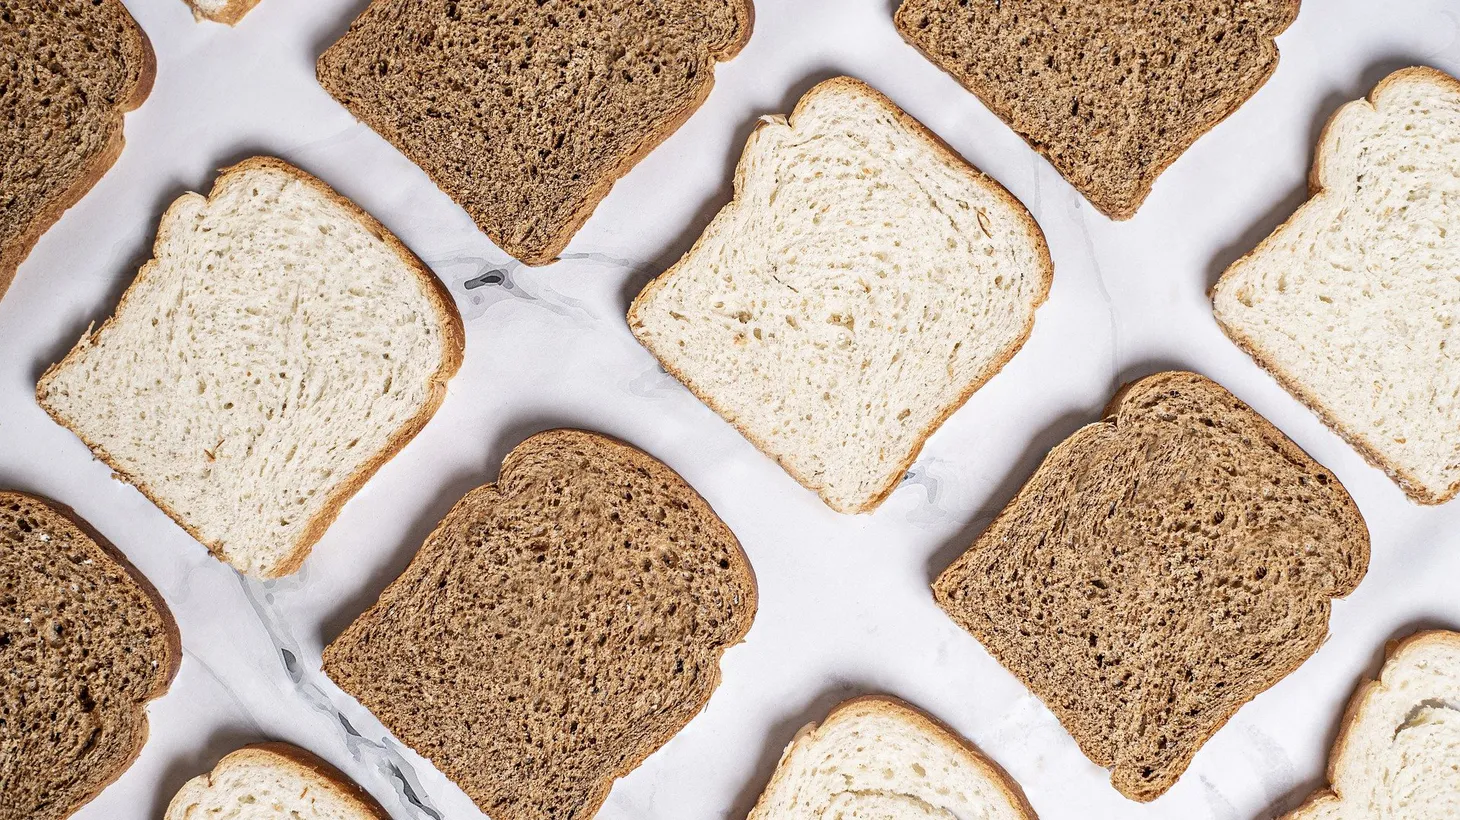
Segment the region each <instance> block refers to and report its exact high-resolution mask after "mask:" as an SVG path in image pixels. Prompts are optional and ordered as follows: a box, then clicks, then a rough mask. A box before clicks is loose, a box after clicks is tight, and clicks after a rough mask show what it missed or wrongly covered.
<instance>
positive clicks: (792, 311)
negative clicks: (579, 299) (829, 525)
mask: <svg viewBox="0 0 1460 820" xmlns="http://www.w3.org/2000/svg"><path fill="white" fill-rule="evenodd" d="M1052 277H1053V265H1052V263H1051V261H1050V256H1049V248H1048V246H1047V245H1046V244H1045V241H1044V234H1043V233H1042V232H1041V231H1040V230H1039V226H1038V225H1037V224H1035V222H1034V218H1033V217H1031V216H1030V215H1029V212H1028V211H1027V210H1025V208H1024V206H1023V205H1021V204H1020V203H1019V201H1018V200H1017V199H1015V198H1014V197H1013V196H1012V195H1011V194H1010V193H1009V192H1008V191H1006V190H1004V188H1003V187H1002V186H1001V185H999V184H998V183H997V182H995V181H994V180H992V179H990V178H989V177H987V176H985V175H984V174H982V173H981V172H979V171H978V170H977V169H976V168H974V167H972V166H970V165H969V164H968V163H966V162H964V161H963V159H962V158H960V157H959V156H958V155H957V154H955V153H953V151H952V150H951V149H949V148H948V147H947V146H945V145H944V144H943V143H942V142H940V141H939V140H938V139H937V137H935V136H933V135H932V134H931V133H930V132H928V131H927V129H925V128H923V126H922V125H921V124H919V123H918V122H917V121H916V120H914V119H913V118H912V117H910V116H908V115H907V114H906V113H904V112H903V111H902V110H901V109H899V108H898V107H897V106H895V105H893V104H892V102H891V101H890V100H888V99H887V98H886V97H884V96H882V95H881V94H879V93H878V92H876V91H875V90H873V89H872V88H870V87H868V86H867V85H865V84H863V83H861V82H859V81H857V80H854V79H851V78H849V77H840V78H837V79H833V80H828V81H826V82H824V83H821V84H820V85H818V86H816V87H815V88H813V89H811V91H809V92H807V94H806V96H804V97H803V98H802V99H801V101H800V102H799V103H798V104H797V105H796V110H795V112H794V113H792V114H791V116H790V118H784V117H766V118H765V122H764V124H762V125H761V126H760V127H759V128H757V129H756V131H755V133H754V134H752V135H751V137H750V141H749V143H748V144H747V145H746V146H745V153H744V154H743V155H742V156H741V158H740V164H739V167H738V168H737V169H736V172H735V198H734V200H733V201H732V202H731V203H730V204H729V205H727V206H725V208H724V210H722V211H720V213H719V214H718V215H717V216H716V217H715V219H714V221H712V222H711V223H710V225H709V227H708V228H706V229H705V232H704V234H703V235H702V236H701V237H700V238H699V240H698V241H697V242H696V243H695V245H694V248H693V249H691V250H690V252H689V253H687V254H685V256H684V258H683V259H681V260H680V261H679V262H678V264H676V265H675V266H674V267H672V268H670V269H669V270H668V271H667V272H665V273H664V274H663V275H661V276H660V277H659V278H657V279H655V280H654V281H653V282H651V283H649V285H648V287H646V288H644V291H643V292H642V293H640V294H639V296H638V298H637V299H635V300H634V303H633V305H632V306H631V307H630V308H629V315H628V322H629V327H630V329H632V330H633V333H634V336H636V337H637V338H638V340H639V341H640V342H641V343H643V345H644V346H645V347H647V348H648V349H649V351H650V352H652V353H653V354H654V355H655V356H656V357H658V359H659V361H660V363H662V364H663V365H664V368H665V369H666V370H668V371H669V372H670V373H672V374H674V375H675V376H676V377H677V378H678V379H679V380H680V381H682V382H684V383H685V385H687V386H688V387H689V389H690V390H691V391H693V392H694V394H695V395H696V396H698V397H699V398H700V400H701V401H703V402H704V403H705V404H707V405H709V406H710V407H711V408H712V409H714V410H715V411H716V412H717V413H719V414H720V415H722V416H724V417H725V418H726V420H728V421H729V422H730V423H731V424H733V425H735V427H736V428H737V429H738V430H740V432H741V433H743V434H744V435H745V437H746V438H748V439H750V440H751V441H752V442H753V443H754V444H755V445H756V446H757V447H759V448H760V449H761V450H762V451H764V452H765V453H766V454H767V455H769V456H770V457H772V458H774V459H775V460H776V461H777V462H779V463H780V464H781V466H782V467H784V468H785V469H786V471H787V472H789V473H790V474H791V475H792V476H793V477H794V478H795V479H796V480H797V481H799V482H801V483H802V484H803V485H805V486H806V487H807V488H809V489H811V490H813V491H815V492H817V493H819V494H820V495H821V498H822V499H823V500H824V501H825V502H826V503H827V504H828V505H830V506H831V507H832V508H833V509H835V510H838V511H840V512H867V511H870V510H872V509H874V508H876V507H877V505H878V504H880V503H882V500H883V499H884V498H886V497H887V495H888V494H889V493H891V492H892V490H893V488H895V487H896V486H897V484H898V482H899V481H901V480H902V478H903V475H904V474H905V473H906V472H907V468H908V467H909V466H911V464H912V462H913V460H914V459H916V458H917V455H918V452H919V451H920V450H921V449H922V447H923V443H924V442H925V441H926V440H927V438H928V436H930V435H932V433H933V431H934V430H937V429H938V426H939V425H941V424H942V423H943V421H944V420H945V419H946V418H948V416H950V415H951V414H952V413H953V411H954V410H957V409H958V408H959V407H960V406H961V405H962V404H963V403H964V402H965V401H967V400H968V397H969V396H970V395H972V394H973V392H974V391H975V390H977V389H978V388H979V387H980V386H982V385H983V383H984V382H986V381H988V379H989V378H991V377H992V376H993V375H994V374H995V373H997V372H998V371H999V369H1000V368H1002V367H1003V366H1004V364H1005V363H1006V362H1008V361H1009V359H1010V358H1012V357H1013V355H1014V353H1015V352H1016V351H1018V349H1019V348H1020V347H1021V346H1022V345H1023V344H1024V341H1025V339H1027V338H1028V337H1029V333H1030V331H1031V330H1032V329H1033V327H1034V311H1035V308H1037V307H1038V306H1039V305H1040V304H1042V303H1043V302H1044V299H1045V297H1046V295H1047V294H1048V293H1049V287H1050V282H1051V279H1052Z"/></svg>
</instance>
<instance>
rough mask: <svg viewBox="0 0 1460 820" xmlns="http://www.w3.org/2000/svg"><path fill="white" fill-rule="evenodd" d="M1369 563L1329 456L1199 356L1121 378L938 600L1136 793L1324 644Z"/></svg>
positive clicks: (937, 591) (1160, 782) (1157, 784)
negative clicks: (1194, 365) (1225, 383)
mask: <svg viewBox="0 0 1460 820" xmlns="http://www.w3.org/2000/svg"><path fill="white" fill-rule="evenodd" d="M1368 562H1369V536H1368V530H1367V528H1366V526H1365V524H1364V520H1363V518H1362V516H1360V514H1359V510H1358V507H1356V506H1355V505H1354V503H1353V500H1352V499H1351V498H1349V495H1348V493H1347V491H1345V490H1344V488H1343V486H1342V485H1341V484H1339V482H1338V479H1336V478H1335V477H1334V476H1333V475H1332V474H1331V473H1329V472H1328V471H1327V470H1325V469H1324V468H1323V467H1322V466H1320V465H1319V464H1317V463H1315V462H1314V461H1313V460H1312V459H1311V458H1309V457H1308V455H1307V454H1306V453H1304V452H1303V451H1302V450H1301V449H1299V448H1298V446H1297V445H1295V444H1293V443H1292V442H1291V441H1289V440H1288V439H1287V438H1286V437H1285V436H1283V434H1282V433H1281V432H1280V431H1278V430H1277V428H1275V427H1273V426H1272V425H1271V424H1270V423H1269V422H1267V421H1266V420H1265V419H1263V418H1262V417H1261V416H1259V415H1258V414H1257V413H1255V412H1254V411H1253V410H1252V409H1251V408H1249V407H1248V406H1247V405H1245V404H1243V403H1242V402H1241V401H1240V400H1239V399H1237V398H1236V397H1234V396H1233V395H1232V394H1231V393H1228V392H1227V391H1226V390H1224V389H1222V387H1220V386H1219V385H1217V384H1215V383H1214V382H1212V381H1209V380H1208V379H1206V378H1204V377H1202V376H1198V375H1196V374H1193V373H1178V372H1172V373H1161V374H1157V375H1154V376H1150V377H1148V378H1145V379H1142V380H1140V381H1138V382H1135V383H1133V384H1130V385H1127V386H1126V387H1125V388H1123V389H1122V390H1121V391H1120V392H1119V393H1118V394H1117V395H1116V397H1115V399H1114V400H1113V401H1112V402H1111V404H1110V406H1109V407H1108V408H1107V409H1106V418H1105V420H1104V421H1101V422H1098V423H1096V424H1092V425H1088V426H1086V427H1084V428H1082V429H1081V430H1079V431H1077V432H1076V433H1075V434H1074V435H1073V436H1071V437H1070V438H1069V439H1067V440H1066V441H1065V442H1063V443H1062V444H1060V445H1059V446H1058V447H1056V448H1055V449H1054V450H1052V451H1051V452H1050V454H1049V456H1048V457H1047V458H1046V459H1045V461H1044V463H1043V464H1042V465H1040V467H1039V470H1038V471H1037V472H1035V474H1034V476H1033V477H1032V478H1030V480H1029V482H1028V483H1027V484H1025V485H1024V487H1023V489H1021V490H1020V491H1019V494H1018V495H1017V496H1016V497H1015V498H1014V500H1013V501H1012V502H1010V503H1009V505H1008V507H1007V508H1005V510H1004V511H1003V512H1002V513H1001V514H1000V515H999V516H998V518H996V519H995V520H994V522H993V524H992V525H990V526H989V528H988V530H986V531H985V532H984V533H983V534H982V535H981V536H980V537H979V538H978V540H977V541H975V542H974V544H973V546H972V548H971V549H969V551H968V552H966V553H964V555H963V556H962V557H960V558H959V559H958V560H957V561H955V562H954V564H953V565H952V566H951V567H949V568H948V569H947V570H946V571H944V573H943V574H942V576H941V577H939V578H938V580H937V582H936V583H935V584H934V586H933V591H934V597H935V598H936V599H937V602H938V605H939V606H941V607H942V608H943V609H944V610H945V611H946V612H947V613H948V614H949V615H950V616H952V618H953V619H954V620H955V621H957V622H958V624H959V625H960V626H962V627H963V628H964V629H967V630H968V631H969V632H971V633H973V635H974V637H976V638H978V640H979V642H980V643H982V644H983V645H984V647H985V648H987V649H988V650H989V652H991V653H992V654H993V655H994V656H995V657H996V658H998V659H999V661H1000V662H1001V663H1003V664H1004V666H1006V667H1008V669H1009V670H1010V671H1011V672H1013V673H1014V674H1015V675H1016V676H1018V677H1019V678H1020V679H1021V680H1022V681H1023V682H1024V684H1025V685H1026V686H1028V687H1029V688H1030V690H1032V691H1033V692H1034V693H1035V694H1036V695H1038V696H1039V697H1040V699H1042V700H1043V701H1044V702H1045V704H1046V705H1047V706H1049V708H1050V709H1051V710H1052V711H1053V712H1054V713H1055V715H1056V716H1058V717H1059V719H1060V721H1061V722H1062V723H1063V724H1064V726H1065V728H1066V729H1067V730H1069V732H1070V734H1071V735H1073V736H1074V738H1075V741H1076V742H1077V743H1079V745H1080V748H1081V750H1082V751H1084V753H1085V754H1086V756H1088V757H1089V758H1090V759H1091V760H1092V761H1094V762H1095V763H1097V764H1099V765H1101V766H1105V767H1107V768H1111V769H1113V774H1112V778H1111V780H1112V783H1113V785H1114V786H1115V787H1116V788H1117V789H1119V790H1120V792H1121V793H1122V794H1124V795H1126V796H1127V797H1129V798H1131V799H1133V800H1141V801H1146V800H1152V799H1154V798H1156V797H1157V796H1159V795H1160V794H1162V793H1163V792H1165V791H1166V790H1167V789H1168V788H1170V787H1171V785H1172V784H1174V783H1175V782H1176V780H1177V778H1178V777H1180V776H1181V773H1182V772H1183V771H1185V769H1186V767H1187V765H1188V763H1190V761H1191V758H1192V756H1193V755H1195V754H1196V751H1197V750H1198V749H1199V748H1200V747H1201V745H1202V744H1203V743H1205V742H1206V740H1207V738H1209V737H1211V735H1212V734H1214V733H1215V732H1216V731H1217V730H1218V729H1219V728H1220V727H1221V726H1222V724H1224V723H1226V721H1227V720H1228V719H1229V718H1230V717H1231V716H1232V715H1233V714H1234V713H1236V711H1237V709H1238V708H1240V707H1241V706H1242V705H1243V704H1244V703H1246V702H1247V701H1249V700H1251V699H1252V698H1253V697H1256V696H1257V695H1258V694H1259V693H1261V692H1263V691H1265V690H1266V689H1267V688H1269V687H1270V686H1272V685H1273V684H1275V683H1277V682H1278V681H1279V680H1281V679H1282V678H1283V677H1285V676H1286V675H1287V674H1288V673H1289V672H1291V671H1293V670H1294V669H1296V668H1297V667H1298V665H1299V664H1301V663H1302V662H1303V661H1304V660H1306V659H1307V658H1308V656H1310V655H1312V654H1313V652H1314V651H1316V650H1317V649H1318V647H1319V645H1320V644H1322V643H1323V640H1324V639H1325V637H1326V636H1327V634H1328V613H1329V608H1330V599H1332V598H1338V597H1343V596H1345V595H1348V594H1349V593H1350V592H1352V591H1353V589H1354V588H1355V587H1356V586H1357V585H1358V583H1359V581H1360V579H1362V578H1363V575H1364V572H1365V570H1366V569H1367V567H1368Z"/></svg>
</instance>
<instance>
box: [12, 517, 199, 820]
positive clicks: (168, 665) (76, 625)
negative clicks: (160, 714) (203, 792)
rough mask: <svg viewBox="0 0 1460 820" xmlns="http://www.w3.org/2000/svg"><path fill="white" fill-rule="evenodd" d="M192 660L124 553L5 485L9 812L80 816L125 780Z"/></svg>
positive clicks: (30, 817)
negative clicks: (152, 712)
mask: <svg viewBox="0 0 1460 820" xmlns="http://www.w3.org/2000/svg"><path fill="white" fill-rule="evenodd" d="M181 660H182V643H181V640H180V639H179V637H178V632H177V624H176V623H174V622H173V619H172V614H171V613H170V612H168V609H167V605H166V604H165V603H163V601H162V597H161V596H159V595H158V594H157V590H155V589H154V588H153V587H152V585H151V584H149V583H148V582H147V579H146V578H144V577H142V575H141V574H140V573H138V572H137V570H136V569H134V568H133V567H132V565H131V564H130V563H128V562H127V560H126V558H124V557H123V556H122V554H121V553H120V552H117V550H116V549H115V548H114V547H112V545H111V544H109V543H107V541H106V540H105V539H104V538H102V537H101V536H100V535H99V534H98V533H96V532H95V531H94V530H92V529H91V528H90V527H88V526H87V525H86V524H85V523H84V522H82V521H81V520H80V519H79V518H76V517H75V516H74V514H73V513H72V512H71V510H69V509H67V508H65V507H62V506H60V505H58V504H55V503H53V502H50V501H47V500H45V499H41V498H37V497H35V496H30V495H25V494H22V493H15V492H0V678H3V681H4V682H3V685H0V795H3V798H0V820H60V819H61V818H64V817H69V816H70V815H71V813H72V812H74V811H76V809H78V808H79V807H80V806H81V805H82V804H84V803H86V802H88V801H90V800H91V799H92V798H93V797H95V796H96V795H97V794H98V793H99V792H100V791H101V790H102V789H103V788H105V787H106V786H107V785H108V784H110V783H111V782H112V781H113V780H116V779H117V777H119V776H120V775H121V774H122V772H124V771H126V770H127V767H129V766H131V765H132V761H133V760H134V759H136V757H137V754H138V753H139V752H140V751H141V750H142V745H143V743H145V742H146V740H147V712H146V707H147V703H148V701H150V700H152V699H154V698H157V697H161V696H162V695H163V693H165V692H166V691H167V688H168V686H169V685H170V684H171V683H172V678H173V675H175V674H176V673H177V667H178V664H179V662H180V661H181Z"/></svg>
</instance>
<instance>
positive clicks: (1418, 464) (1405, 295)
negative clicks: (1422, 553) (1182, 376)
mask: <svg viewBox="0 0 1460 820" xmlns="http://www.w3.org/2000/svg"><path fill="white" fill-rule="evenodd" d="M1309 187H1310V189H1311V190H1312V199H1310V200H1308V201H1307V202H1306V203H1304V204H1303V206H1302V207H1301V208H1299V209H1298V211H1297V213H1295V214H1293V216H1292V217H1291V218H1290V219H1288V221H1287V222H1285V223H1284V224H1283V225H1282V227H1280V228H1278V229H1277V230H1276V231H1275V232H1273V234H1272V235H1271V236H1269V237H1268V238H1267V239H1265V240H1263V241H1262V243H1261V244H1260V245H1258V246H1257V248H1256V250H1254V251H1252V252H1251V253H1249V254H1247V255H1246V256H1244V257H1242V258H1241V259H1239V260H1237V262H1235V263H1234V264H1233V265H1232V266H1231V267H1230V268H1228V269H1227V271H1226V273H1224V274H1223V275H1222V278H1221V279H1220V280H1219V281H1218V282H1217V284H1216V286H1215V287H1214V288H1213V289H1212V302H1213V305H1214V306H1215V310H1216V315H1217V321H1218V322H1220V323H1221V325H1222V329H1223V330H1224V331H1226V333H1227V335H1228V336H1230V337H1232V340H1233V341H1235V342H1236V343H1237V344H1238V346H1240V347H1241V348H1242V349H1243V350H1245V351H1247V353H1248V354H1250V355H1251V356H1252V357H1253V359H1255V360H1256V361H1257V363H1258V364H1260V365H1262V367H1264V368H1266V369H1267V370H1268V372H1270V373H1272V374H1273V376H1274V377H1276V378H1277V380H1278V382H1279V383H1280V384H1282V385H1283V387H1285V388H1287V390H1288V391H1289V392H1291V393H1292V394H1293V395H1295V396H1297V397H1298V399H1299V400H1301V401H1302V402H1303V403H1304V404H1306V405H1308V407H1310V408H1311V409H1312V410H1313V411H1314V412H1315V413H1317V414H1318V415H1319V417H1321V418H1322V419H1323V420H1324V421H1325V422H1326V423H1327V424H1328V425H1329V426H1330V427H1332V428H1333V429H1334V430H1335V431H1337V432H1338V433H1339V435H1341V436H1343V437H1344V438H1345V439H1347V440H1348V442H1349V443H1350V444H1352V445H1353V447H1354V448H1355V449H1357V450H1358V451H1359V452H1360V453H1362V454H1363V455H1364V457H1365V458H1367V459H1368V460H1369V462H1370V463H1372V464H1374V465H1375V466H1377V467H1379V468H1380V469H1382V470H1384V471H1385V472H1387V473H1388V474H1389V476H1390V477H1391V478H1393V479H1394V480H1395V481H1396V482H1398V484H1399V486H1400V487H1402V488H1403V489H1404V491H1405V492H1406V493H1408V494H1409V496H1410V497H1411V498H1413V499H1414V500H1415V501H1418V502H1420V503H1422V504H1440V503H1443V502H1445V501H1449V500H1450V499H1452V498H1454V497H1455V494H1456V493H1460V321H1457V320H1460V81H1457V80H1455V79H1454V78H1453V77H1450V76H1449V75H1446V74H1444V73H1443V72H1440V71H1436V70H1435V69H1432V68H1407V69H1404V70H1402V71H1398V72H1395V73H1394V74H1391V75H1389V76H1388V77H1387V78H1385V79H1384V80H1383V81H1382V82H1380V83H1379V85H1378V86H1376V87H1375V88H1374V91H1373V93H1371V94H1370V95H1369V99H1368V100H1359V101H1356V102H1352V103H1349V104H1348V105H1345V106H1343V107H1342V108H1341V109H1339V111H1338V113H1337V114H1335V115H1334V116H1333V119H1331V120H1330V121H1329V123H1328V126H1327V127H1326V128H1325V129H1324V131H1323V136H1322V137H1321V138H1320V139H1319V141H1318V150H1317V157H1316V159H1315V160H1314V161H1313V172H1312V174H1311V176H1310V178H1309Z"/></svg>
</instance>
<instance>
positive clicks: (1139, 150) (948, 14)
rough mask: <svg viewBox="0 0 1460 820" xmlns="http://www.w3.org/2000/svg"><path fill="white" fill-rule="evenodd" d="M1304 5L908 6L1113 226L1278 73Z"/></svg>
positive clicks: (1018, 1)
mask: <svg viewBox="0 0 1460 820" xmlns="http://www.w3.org/2000/svg"><path fill="white" fill-rule="evenodd" d="M1297 14H1298V0H1149V1H1148V2H1126V0H1083V1H1082V2H1069V0H977V1H976V2H968V0H903V2H902V5H901V6H900V7H899V8H898V10H897V13H896V21H897V28H898V30H899V31H900V32H902V36H903V37H904V38H906V39H907V41H908V42H910V43H912V44H913V45H914V46H916V47H917V48H918V49H919V50H920V51H922V52H923V53H924V54H925V55H927V57H928V59H930V60H932V61H933V62H934V63H935V64H936V65H938V66H939V67H940V68H942V69H943V70H944V71H947V72H948V73H949V74H951V75H953V77H954V78H955V79H957V80H958V82H960V83H962V84H963V86H964V87H965V88H967V89H968V90H969V91H972V92H973V93H974V94H976V95H978V97H979V99H981V100H983V102H984V104H985V105H987V106H988V107H989V109H990V110H992V111H993V112H994V113H995V114H997V115H998V116H999V117H1000V118H1002V119H1003V120H1004V122H1007V123H1008V124H1009V127H1011V128H1013V129H1014V131H1016V132H1017V133H1018V134H1019V135H1020V136H1021V137H1023V138H1024V139H1025V141H1026V142H1028V143H1029V145H1030V147H1032V148H1033V149H1034V150H1036V151H1038V152H1039V153H1040V154H1043V155H1044V157H1045V158H1046V159H1048V160H1049V161H1050V164H1052V165H1054V167H1055V169H1056V170H1058V171H1059V172H1060V173H1061V174H1063V175H1064V177H1065V179H1067V180H1069V182H1070V184H1071V185H1073V186H1075V188H1076V189H1077V190H1079V192H1080V193H1082V194H1084V195H1085V198H1086V199H1088V200H1089V201H1090V203H1091V204H1092V205H1094V206H1095V207H1096V208H1098V209H1100V210H1101V211H1102V212H1104V213H1105V214H1106V215H1107V216H1110V217H1111V218H1113V219H1129V218H1130V217H1132V216H1134V215H1135V212H1136V209H1137V208H1139V207H1140V205H1141V203H1142V202H1143V201H1144V200H1145V198H1146V196H1147V194H1149V193H1150V192H1151V186H1152V185H1154V184H1155V182H1156V177H1157V176H1159V175H1160V173H1161V172H1162V171H1164V170H1166V167H1167V166H1169V165H1170V164H1171V163H1173V162H1175V161H1176V159H1177V157H1179V156H1181V154H1182V153H1183V152H1185V151H1186V149H1187V148H1189V147H1191V144H1192V143H1194V142H1196V140H1197V138H1198V137H1200V136H1201V135H1202V134H1205V133H1206V132H1207V131H1209V130H1211V129H1212V127H1213V126H1215V125H1216V124H1217V123H1219V122H1221V121H1222V120H1223V119H1225V118H1226V117H1227V115H1229V114H1231V113H1232V112H1233V111H1235V110H1237V108H1238V107H1239V106H1241V105H1242V103H1244V102H1246V101H1247V99H1248V98H1249V97H1251V96H1252V95H1253V94H1254V93H1256V92H1257V89H1258V88H1260V87H1261V86H1262V84H1263V83H1265V82H1267V78H1268V77H1270V76H1272V73H1273V71H1274V70H1276V68H1277V62H1278V52H1277V46H1276V45H1275V44H1274V43H1273V38H1274V37H1276V36H1277V35H1278V34H1280V33H1281V32H1282V31H1283V30H1284V29H1286V28H1287V27H1288V25H1289V24H1290V23H1292V21H1293V19H1294V18H1295V17H1296V16H1297Z"/></svg>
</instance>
